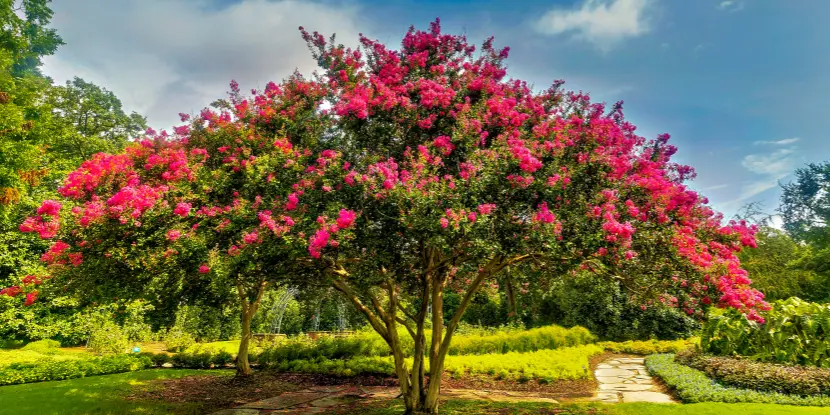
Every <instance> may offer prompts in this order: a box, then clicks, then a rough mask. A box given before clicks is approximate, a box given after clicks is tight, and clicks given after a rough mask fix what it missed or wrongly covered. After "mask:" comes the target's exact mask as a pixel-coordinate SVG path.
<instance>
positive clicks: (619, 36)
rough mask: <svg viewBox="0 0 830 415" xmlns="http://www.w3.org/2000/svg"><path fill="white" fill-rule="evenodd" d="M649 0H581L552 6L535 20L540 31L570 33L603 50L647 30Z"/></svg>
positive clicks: (536, 27) (553, 33)
mask: <svg viewBox="0 0 830 415" xmlns="http://www.w3.org/2000/svg"><path fill="white" fill-rule="evenodd" d="M651 3H652V0H584V2H583V3H582V4H581V6H580V7H578V8H573V9H560V8H557V9H553V10H550V11H548V12H547V13H545V14H544V15H543V16H542V17H541V18H539V20H537V21H536V22H535V25H534V26H535V29H536V30H537V31H538V32H540V33H543V34H547V35H558V34H562V33H574V35H575V37H577V38H581V39H584V40H587V41H589V42H591V43H593V44H595V45H596V46H597V47H599V48H600V49H601V50H603V51H608V50H610V49H611V48H612V47H614V46H615V45H616V44H617V43H619V42H620V41H622V40H623V39H626V38H630V37H636V36H641V35H643V34H645V33H648V32H649V30H650V27H649V24H648V18H647V16H646V14H647V13H646V12H647V8H648V6H649V5H651Z"/></svg>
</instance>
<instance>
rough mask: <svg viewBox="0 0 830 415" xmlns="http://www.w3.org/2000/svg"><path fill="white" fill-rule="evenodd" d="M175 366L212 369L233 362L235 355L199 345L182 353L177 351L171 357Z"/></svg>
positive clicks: (171, 361)
mask: <svg viewBox="0 0 830 415" xmlns="http://www.w3.org/2000/svg"><path fill="white" fill-rule="evenodd" d="M169 361H170V363H172V364H173V367H175V368H185V369H210V368H212V367H225V366H227V365H228V364H230V363H231V362H233V355H231V354H230V353H229V352H228V351H226V350H222V349H216V348H209V347H197V348H194V349H193V350H188V351H186V352H182V353H176V354H175V355H173V356H172V357H171V358H170V359H169Z"/></svg>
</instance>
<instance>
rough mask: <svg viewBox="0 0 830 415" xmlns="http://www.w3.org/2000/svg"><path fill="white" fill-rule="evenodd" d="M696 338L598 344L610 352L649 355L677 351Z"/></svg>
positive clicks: (691, 344)
mask: <svg viewBox="0 0 830 415" xmlns="http://www.w3.org/2000/svg"><path fill="white" fill-rule="evenodd" d="M697 343H698V339H696V338H691V339H680V340H628V341H624V342H599V343H597V345H598V346H600V347H602V348H604V349H605V350H607V351H609V352H612V353H631V354H641V355H650V354H655V353H677V352H679V351H681V350H684V349H688V348H690V347H693V346H694V345H695V344H697Z"/></svg>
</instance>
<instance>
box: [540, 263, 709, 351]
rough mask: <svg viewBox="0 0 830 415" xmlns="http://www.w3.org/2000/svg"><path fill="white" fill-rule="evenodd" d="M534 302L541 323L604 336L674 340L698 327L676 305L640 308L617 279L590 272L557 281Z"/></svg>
mask: <svg viewBox="0 0 830 415" xmlns="http://www.w3.org/2000/svg"><path fill="white" fill-rule="evenodd" d="M536 302H538V304H539V305H538V307H539V314H540V315H539V317H538V318H539V320H541V321H540V323H543V324H544V323H546V322H550V323H556V324H561V325H565V326H576V325H578V326H582V327H585V328H587V329H588V330H590V331H591V333H594V334H595V335H597V336H598V337H599V338H601V339H603V340H614V341H625V340H643V339H650V338H656V339H659V340H676V339H681V338H685V337H690V336H693V335H694V334H695V332H696V331H697V330H699V329H700V324H699V323H698V322H697V321H696V320H695V319H693V318H691V317H689V316H688V315H686V314H685V313H683V312H682V311H680V310H678V309H675V308H670V307H660V306H654V307H649V308H647V309H646V310H642V309H641V308H640V304H639V303H636V302H633V301H631V300H630V299H629V295H628V294H627V293H626V292H625V289H624V288H623V287H622V286H621V285H620V284H619V282H617V281H610V280H608V279H606V278H604V277H602V276H601V275H596V274H593V273H589V272H584V273H577V275H575V276H574V277H573V278H565V279H560V280H559V281H556V282H555V283H554V284H553V287H552V288H551V289H550V291H549V292H546V293H544V295H543V296H542V297H541V298H538V300H536Z"/></svg>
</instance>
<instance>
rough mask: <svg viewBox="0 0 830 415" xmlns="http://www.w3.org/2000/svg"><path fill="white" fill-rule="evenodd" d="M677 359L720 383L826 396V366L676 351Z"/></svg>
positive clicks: (829, 387) (829, 389) (829, 372)
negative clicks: (787, 363) (787, 364)
mask: <svg viewBox="0 0 830 415" xmlns="http://www.w3.org/2000/svg"><path fill="white" fill-rule="evenodd" d="M675 360H677V361H678V362H680V363H682V364H684V365H686V366H689V367H692V368H695V369H697V370H700V371H703V372H704V373H706V375H707V376H709V377H710V378H713V379H715V380H717V381H718V382H719V383H722V384H724V385H729V386H734V387H738V388H744V389H753V390H758V391H768V392H780V393H785V394H791V395H828V396H830V369H825V368H817V367H809V366H807V367H804V366H785V365H780V364H775V363H760V362H754V361H751V360H747V359H739V358H733V357H719V356H707V355H702V354H699V353H683V354H678V355H677V356H676V358H675Z"/></svg>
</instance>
